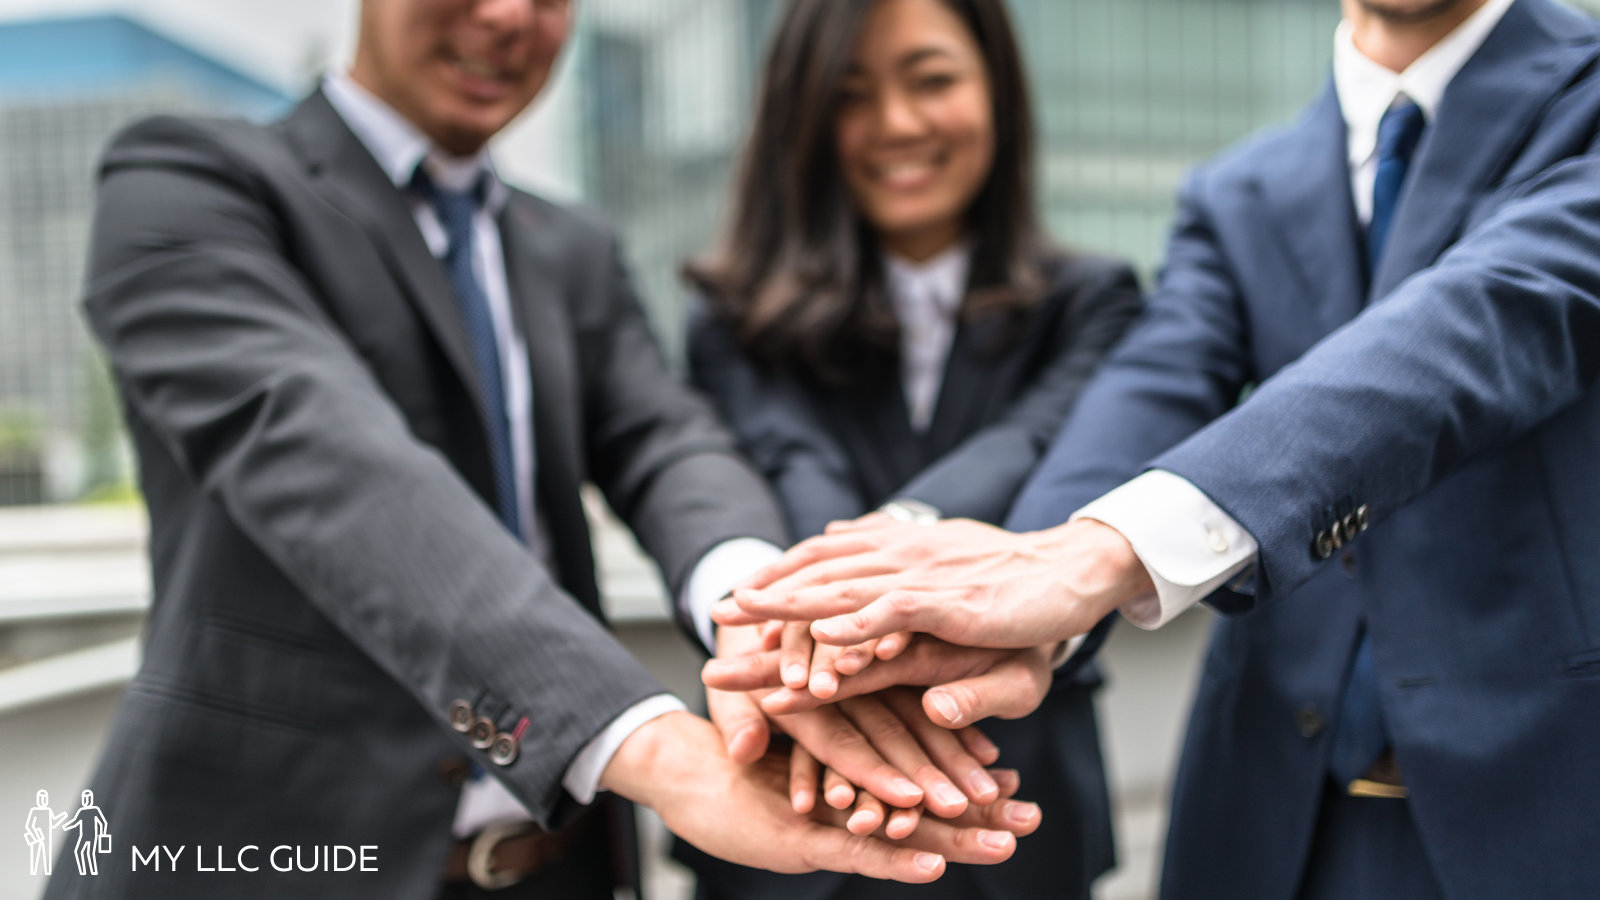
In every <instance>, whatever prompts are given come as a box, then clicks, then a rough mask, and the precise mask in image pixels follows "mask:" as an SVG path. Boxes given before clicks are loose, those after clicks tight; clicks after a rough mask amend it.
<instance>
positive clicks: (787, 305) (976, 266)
mask: <svg viewBox="0 0 1600 900" xmlns="http://www.w3.org/2000/svg"><path fill="white" fill-rule="evenodd" d="M1033 158H1034V134H1033V119H1032V115H1031V111H1030V110H1029V99H1028V87H1027V83H1026V81H1025V79H1024V76H1023V72H1022V60H1021V55H1020V51H1019V49H1018V46H1017V43H1016V38H1015V35H1014V34H1013V33H1012V30H1011V24H1010V20H1009V18H1008V15H1007V13H1006V10H1005V4H1004V3H1001V2H992V0H985V2H977V0H968V2H946V0H881V2H879V3H874V4H859V3H828V2H818V0H806V2H798V3H795V4H793V5H792V6H791V7H790V9H789V11H788V13H787V15H786V16H785V19H784V21H783V23H782V25H781V26H780V27H779V30H778V33H777V36H776V38H775V40H774V42H773V45H772V47H771V49H770V51H769V55H768V57H767V61H766V70H765V73H764V77H763V79H762V87H761V93H760V99H759V103H758V105H757V109H756V121H755V125H754V128H753V130H752V133H751V135H750V138H749V142H748V144H747V146H746V149H745V157H744V162H743V166H742V169H741V173H740V176H739V177H740V182H739V184H738V185H737V186H736V196H735V198H734V202H733V208H732V214H731V216H730V220H729V228H728V229H727V231H726V233H725V237H724V239H723V241H722V242H721V244H720V245H719V246H718V247H717V249H715V250H714V251H713V252H712V253H711V254H710V255H709V256H707V257H706V258H704V259H702V260H699V261H697V262H695V263H694V264H692V265H690V266H689V267H688V269H687V275H688V277H689V279H690V280H691V281H692V282H693V283H694V284H695V285H696V286H697V287H698V288H699V289H700V290H701V291H702V292H703V293H704V294H705V295H706V297H707V298H708V299H709V300H710V302H711V303H712V305H714V306H716V307H717V308H718V309H719V311H720V312H721V313H722V314H723V315H725V316H726V318H727V319H728V320H729V321H730V322H732V323H733V324H734V326H735V330H736V331H737V334H738V337H739V341H740V343H741V344H742V345H743V346H744V347H745V348H746V349H747V350H749V351H750V352H751V353H752V354H753V355H755V356H757V357H760V358H762V359H763V360H766V361H769V362H772V363H775V364H788V363H801V364H804V365H805V366H806V367H808V368H809V369H810V370H812V371H813V372H814V373H816V374H817V375H819V376H821V377H823V378H825V379H828V380H830V381H833V382H835V383H839V382H842V381H843V380H846V379H847V378H848V377H850V376H851V375H852V374H857V373H860V372H861V371H862V369H863V368H866V369H871V368H873V367H874V366H875V364H877V363H881V362H882V361H883V360H884V359H885V358H886V356H887V357H891V358H892V356H893V350H894V346H895V340H896V333H897V331H898V325H897V323H896V321H895V318H894V315H893V313H892V311H891V310H890V308H889V303H888V301H887V299H886V297H885V295H884V291H883V270H882V265H881V259H882V253H883V251H884V250H888V251H890V252H892V253H895V254H898V255H902V256H904V257H905V258H907V259H909V260H912V261H917V260H926V259H928V258H931V257H932V256H935V255H937V254H938V253H939V252H940V251H942V250H946V249H949V248H950V247H951V246H953V245H955V243H956V242H957V241H958V240H960V239H961V238H962V237H963V236H971V237H973V238H974V239H977V240H976V243H975V246H974V248H973V254H972V260H971V267H972V279H971V280H972V282H973V283H974V285H976V286H978V287H979V288H980V289H979V290H975V291H974V292H972V295H971V296H970V297H968V298H967V300H966V302H965V303H964V304H963V311H964V312H965V313H969V314H971V315H972V316H973V317H977V318H982V317H984V316H985V315H987V314H989V313H993V312H1005V311H1012V312H1017V311H1020V310H1025V309H1027V308H1029V307H1031V306H1032V305H1033V304H1035V303H1036V302H1037V301H1038V300H1039V299H1040V297H1041V296H1042V295H1043V293H1044V292H1045V289H1046V288H1047V286H1048V285H1047V283H1046V282H1047V275H1046V272H1045V268H1047V263H1048V260H1049V259H1050V258H1052V257H1054V256H1056V255H1057V254H1056V252H1055V251H1054V250H1052V248H1051V247H1050V242H1049V240H1048V239H1047V238H1046V237H1045V235H1044V233H1043V231H1042V229H1041V228H1040V225H1039V222H1038V218H1037V216H1036V213H1035V207H1034V200H1033ZM862 230H865V231H866V232H868V233H870V235H871V237H872V239H869V240H861V239H859V238H860V237H861V235H860V232H861V231H862Z"/></svg>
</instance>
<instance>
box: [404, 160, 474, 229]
mask: <svg viewBox="0 0 1600 900" xmlns="http://www.w3.org/2000/svg"><path fill="white" fill-rule="evenodd" d="M411 185H412V187H413V189H415V190H416V191H417V193H419V194H421V195H422V196H423V197H424V198H425V199H426V200H427V201H428V202H429V203H430V204H431V205H432V206H433V211H434V214H435V215H437V216H438V217H439V224H440V225H441V226H443V228H444V232H445V234H446V235H447V236H448V237H449V239H450V249H451V250H454V249H455V248H457V247H459V246H462V245H463V244H464V243H465V242H466V241H467V240H469V239H470V238H469V235H470V234H471V232H472V217H473V216H475V215H477V212H478V210H479V209H480V208H482V207H483V205H484V203H485V202H486V201H487V200H488V196H489V173H488V172H479V173H478V178H477V180H476V181H474V182H473V185H472V187H470V188H467V189H465V190H455V191H453V190H448V189H446V188H442V187H439V186H438V185H436V184H435V183H434V181H433V178H432V176H430V175H429V174H428V170H427V167H426V165H425V164H423V163H418V164H417V168H416V171H415V172H413V173H412V175H411Z"/></svg>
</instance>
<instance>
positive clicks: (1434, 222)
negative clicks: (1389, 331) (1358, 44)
mask: <svg viewBox="0 0 1600 900" xmlns="http://www.w3.org/2000/svg"><path fill="white" fill-rule="evenodd" d="M1529 7H1530V3H1529V2H1528V0H1522V2H1518V3H1514V4H1512V6H1511V8H1510V9H1508V10H1507V11H1506V14H1505V18H1503V19H1501V20H1500V24H1499V25H1497V26H1495V29H1494V31H1492V32H1490V34H1489V37H1488V38H1487V39H1486V40H1485V41H1484V43H1483V46H1482V47H1480V48H1478V52H1477V53H1475V54H1473V56H1472V58H1471V59H1469V60H1467V64H1466V65H1465V66H1463V67H1462V68H1461V71H1460V72H1459V73H1458V74H1457V75H1456V77H1455V79H1454V80H1453V81H1451V82H1450V86H1449V88H1447V89H1446V90H1445V94H1444V98H1443V100H1442V101H1441V102H1440V104H1439V109H1438V114H1437V116H1436V121H1435V122H1434V123H1431V124H1430V127H1429V128H1428V129H1427V131H1426V132H1425V133H1424V135H1423V139H1422V143H1421V144H1419V145H1418V147H1417V155H1416V159H1415V161H1414V162H1413V164H1412V169H1411V172H1410V174H1409V175H1408V176H1407V178H1406V183H1405V187H1404V188H1403V189H1402V190H1401V194H1400V200H1399V203H1398V205H1397V206H1396V207H1395V219H1394V225H1393V227H1392V228H1391V229H1390V231H1389V239H1388V246H1387V247H1385V248H1384V253H1383V260H1382V262H1381V264H1380V265H1379V267H1378V271H1377V272H1376V273H1374V277H1373V279H1372V297H1374V298H1379V297H1383V296H1385V295H1387V294H1388V293H1389V292H1390V291H1391V290H1393V289H1394V288H1395V287H1396V286H1397V285H1398V284H1399V283H1400V282H1401V281H1403V280H1405V279H1406V278H1407V277H1408V276H1409V275H1411V274H1412V273H1413V272H1416V271H1417V270H1419V269H1421V268H1423V267H1425V266H1428V265H1431V264H1432V263H1433V261H1434V260H1435V259H1436V258H1437V257H1438V256H1439V254H1440V253H1441V252H1443V250H1444V248H1445V247H1446V246H1448V245H1449V243H1450V242H1451V241H1452V240H1454V239H1455V238H1456V237H1457V232H1458V231H1459V229H1460V227H1461V223H1462V221H1463V219H1464V218H1465V216H1466V214H1467V212H1468V210H1469V208H1470V206H1471V204H1472V201H1473V200H1475V199H1476V198H1478V197H1479V196H1481V195H1482V194H1483V193H1484V192H1485V191H1486V190H1487V189H1488V188H1489V187H1490V186H1491V185H1492V184H1493V183H1494V180H1495V179H1496V177H1498V176H1499V175H1500V174H1501V173H1502V172H1504V171H1505V168H1506V166H1507V164H1508V163H1509V162H1510V160H1511V159H1512V158H1513V157H1514V156H1515V152H1516V150H1517V149H1518V148H1519V147H1520V146H1521V145H1522V142H1523V140H1524V139H1525V138H1526V137H1527V134H1528V132H1529V130H1530V129H1531V128H1532V127H1533V124H1534V122H1535V121H1536V120H1537V118H1538V116H1539V115H1540V113H1541V112H1542V111H1543V110H1544V107H1545V105H1546V103H1547V101H1548V100H1549V99H1550V97H1551V96H1552V95H1553V94H1555V92H1556V91H1557V90H1559V89H1560V88H1561V87H1562V86H1563V85H1565V84H1566V83H1568V81H1570V79H1571V78H1572V76H1573V74H1574V70H1575V69H1576V67H1577V66H1579V65H1582V64H1583V63H1584V62H1585V61H1586V60H1587V59H1588V58H1589V55H1588V54H1580V53H1573V52H1570V51H1571V48H1570V47H1569V46H1567V45H1565V44H1563V43H1560V42H1557V41H1554V40H1551V39H1550V37H1548V36H1547V35H1546V34H1545V33H1544V31H1543V29H1542V28H1541V27H1540V25H1539V23H1538V22H1537V21H1536V20H1535V17H1534V13H1533V11H1532V10H1531V9H1530V8H1529Z"/></svg>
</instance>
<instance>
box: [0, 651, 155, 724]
mask: <svg viewBox="0 0 1600 900" xmlns="http://www.w3.org/2000/svg"><path fill="white" fill-rule="evenodd" d="M138 668H139V641H138V639H137V638H128V639H126V640H121V641H115V642H113V643H110V644H102V645H100V646H98V647H90V648H88V649H86V650H77V651H74V652H72V653H63V654H60V655H57V656H52V657H49V658H48V659H42V660H40V661H38V662H32V663H27V664H25V665H21V666H17V667H15V668H11V669H6V670H4V671H0V716H3V715H7V714H10V713H14V712H17V711H19V710H23V709H27V708H29V707H32V706H40V705H43V704H47V703H55V702H58V701H61V700H65V699H67V698H68V697H73V696H76V695H78V694H87V693H90V692H92V691H98V690H102V689H104V688H109V687H119V686H121V685H123V684H126V683H127V682H128V679H130V678H132V677H133V673H134V672H135V671H136V670H137V669H138Z"/></svg>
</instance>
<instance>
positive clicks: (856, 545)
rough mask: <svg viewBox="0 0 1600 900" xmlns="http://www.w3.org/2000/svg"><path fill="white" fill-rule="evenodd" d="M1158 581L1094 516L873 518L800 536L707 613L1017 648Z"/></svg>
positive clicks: (837, 631) (819, 629) (1058, 634)
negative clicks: (1034, 521) (1027, 526)
mask: <svg viewBox="0 0 1600 900" xmlns="http://www.w3.org/2000/svg"><path fill="white" fill-rule="evenodd" d="M1151 589H1152V584H1151V582H1150V576H1149V574H1148V572H1147V571H1146V570H1145V568H1144V566H1143V565H1142V564H1141V563H1140V562H1139V559H1138V557H1137V556H1136V555H1135V554H1134V552H1133V548H1132V546H1131V545H1129V543H1128V541H1127V539H1125V538H1124V537H1123V536H1122V535H1121V534H1120V533H1119V532H1117V531H1116V530H1115V529H1113V528H1111V527H1109V526H1107V525H1104V524H1102V523H1100V522H1096V521H1094V520H1093V519H1078V520H1075V521H1072V522H1069V523H1067V524H1066V525H1062V526H1059V527H1056V528H1052V529H1048V530H1045V531H1037V532H1026V533H1021V534H1016V533H1012V532H1009V531H1005V530H1004V529H1000V528H995V527H993V526H991V525H985V524H982V523H980V522H974V521H971V520H967V519H950V520H946V521H943V522H938V523H936V524H932V525H919V524H901V523H895V524H892V525H888V524H882V523H873V524H872V525H871V526H870V527H854V528H850V527H846V528H842V529H836V530H834V531H833V532H831V533H829V534H825V535H822V536H820V537H814V538H811V539H809V540H806V541H803V542H801V543H799V544H796V545H795V546H794V547H793V548H791V549H790V550H789V552H788V553H786V554H784V556H783V558H782V559H780V560H778V561H777V562H776V563H773V564H772V565H770V566H768V567H766V568H765V569H763V570H761V571H760V572H758V573H756V575H755V576H754V577H752V578H751V579H750V581H749V582H747V584H746V585H745V586H744V587H742V588H741V589H739V590H736V591H735V592H734V596H733V598H732V600H725V601H723V602H721V603H719V604H718V605H717V606H716V607H715V608H714V609H713V612H712V617H713V619H715V620H716V621H717V622H718V623H719V624H722V625H738V624H750V623H754V622H759V621H762V620H767V619H780V620H786V621H801V622H804V621H810V622H811V626H810V631H811V635H812V637H814V638H815V639H816V640H817V641H818V642H819V643H823V644H830V645H835V646H847V645H853V644H860V643H862V642H864V641H870V640H873V639H876V638H883V637H885V636H887V635H890V634H893V633H895V632H902V631H910V632H919V633H926V634H931V635H934V636H936V637H939V638H942V639H943V640H945V641H947V642H949V643H952V644H959V645H962V646H968V647H992V648H1021V647H1034V646H1039V645H1044V644H1051V645H1053V644H1055V643H1057V642H1059V641H1063V640H1067V639H1069V638H1071V637H1074V636H1076V635H1080V634H1083V633H1085V632H1087V631H1089V630H1090V629H1091V628H1093V627H1094V625H1095V624H1096V623H1097V622H1099V621H1100V619H1101V618H1103V617H1104V616H1106V615H1107V614H1109V613H1110V612H1112V611H1113V610H1115V609H1116V608H1117V607H1118V606H1120V605H1121V604H1122V603H1123V602H1125V601H1127V600H1129V599H1131V598H1133V597H1136V596H1139V595H1141V594H1144V593H1146V592H1148V591H1149V590H1151ZM870 668H876V666H872V667H870ZM870 668H869V670H868V671H870Z"/></svg>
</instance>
